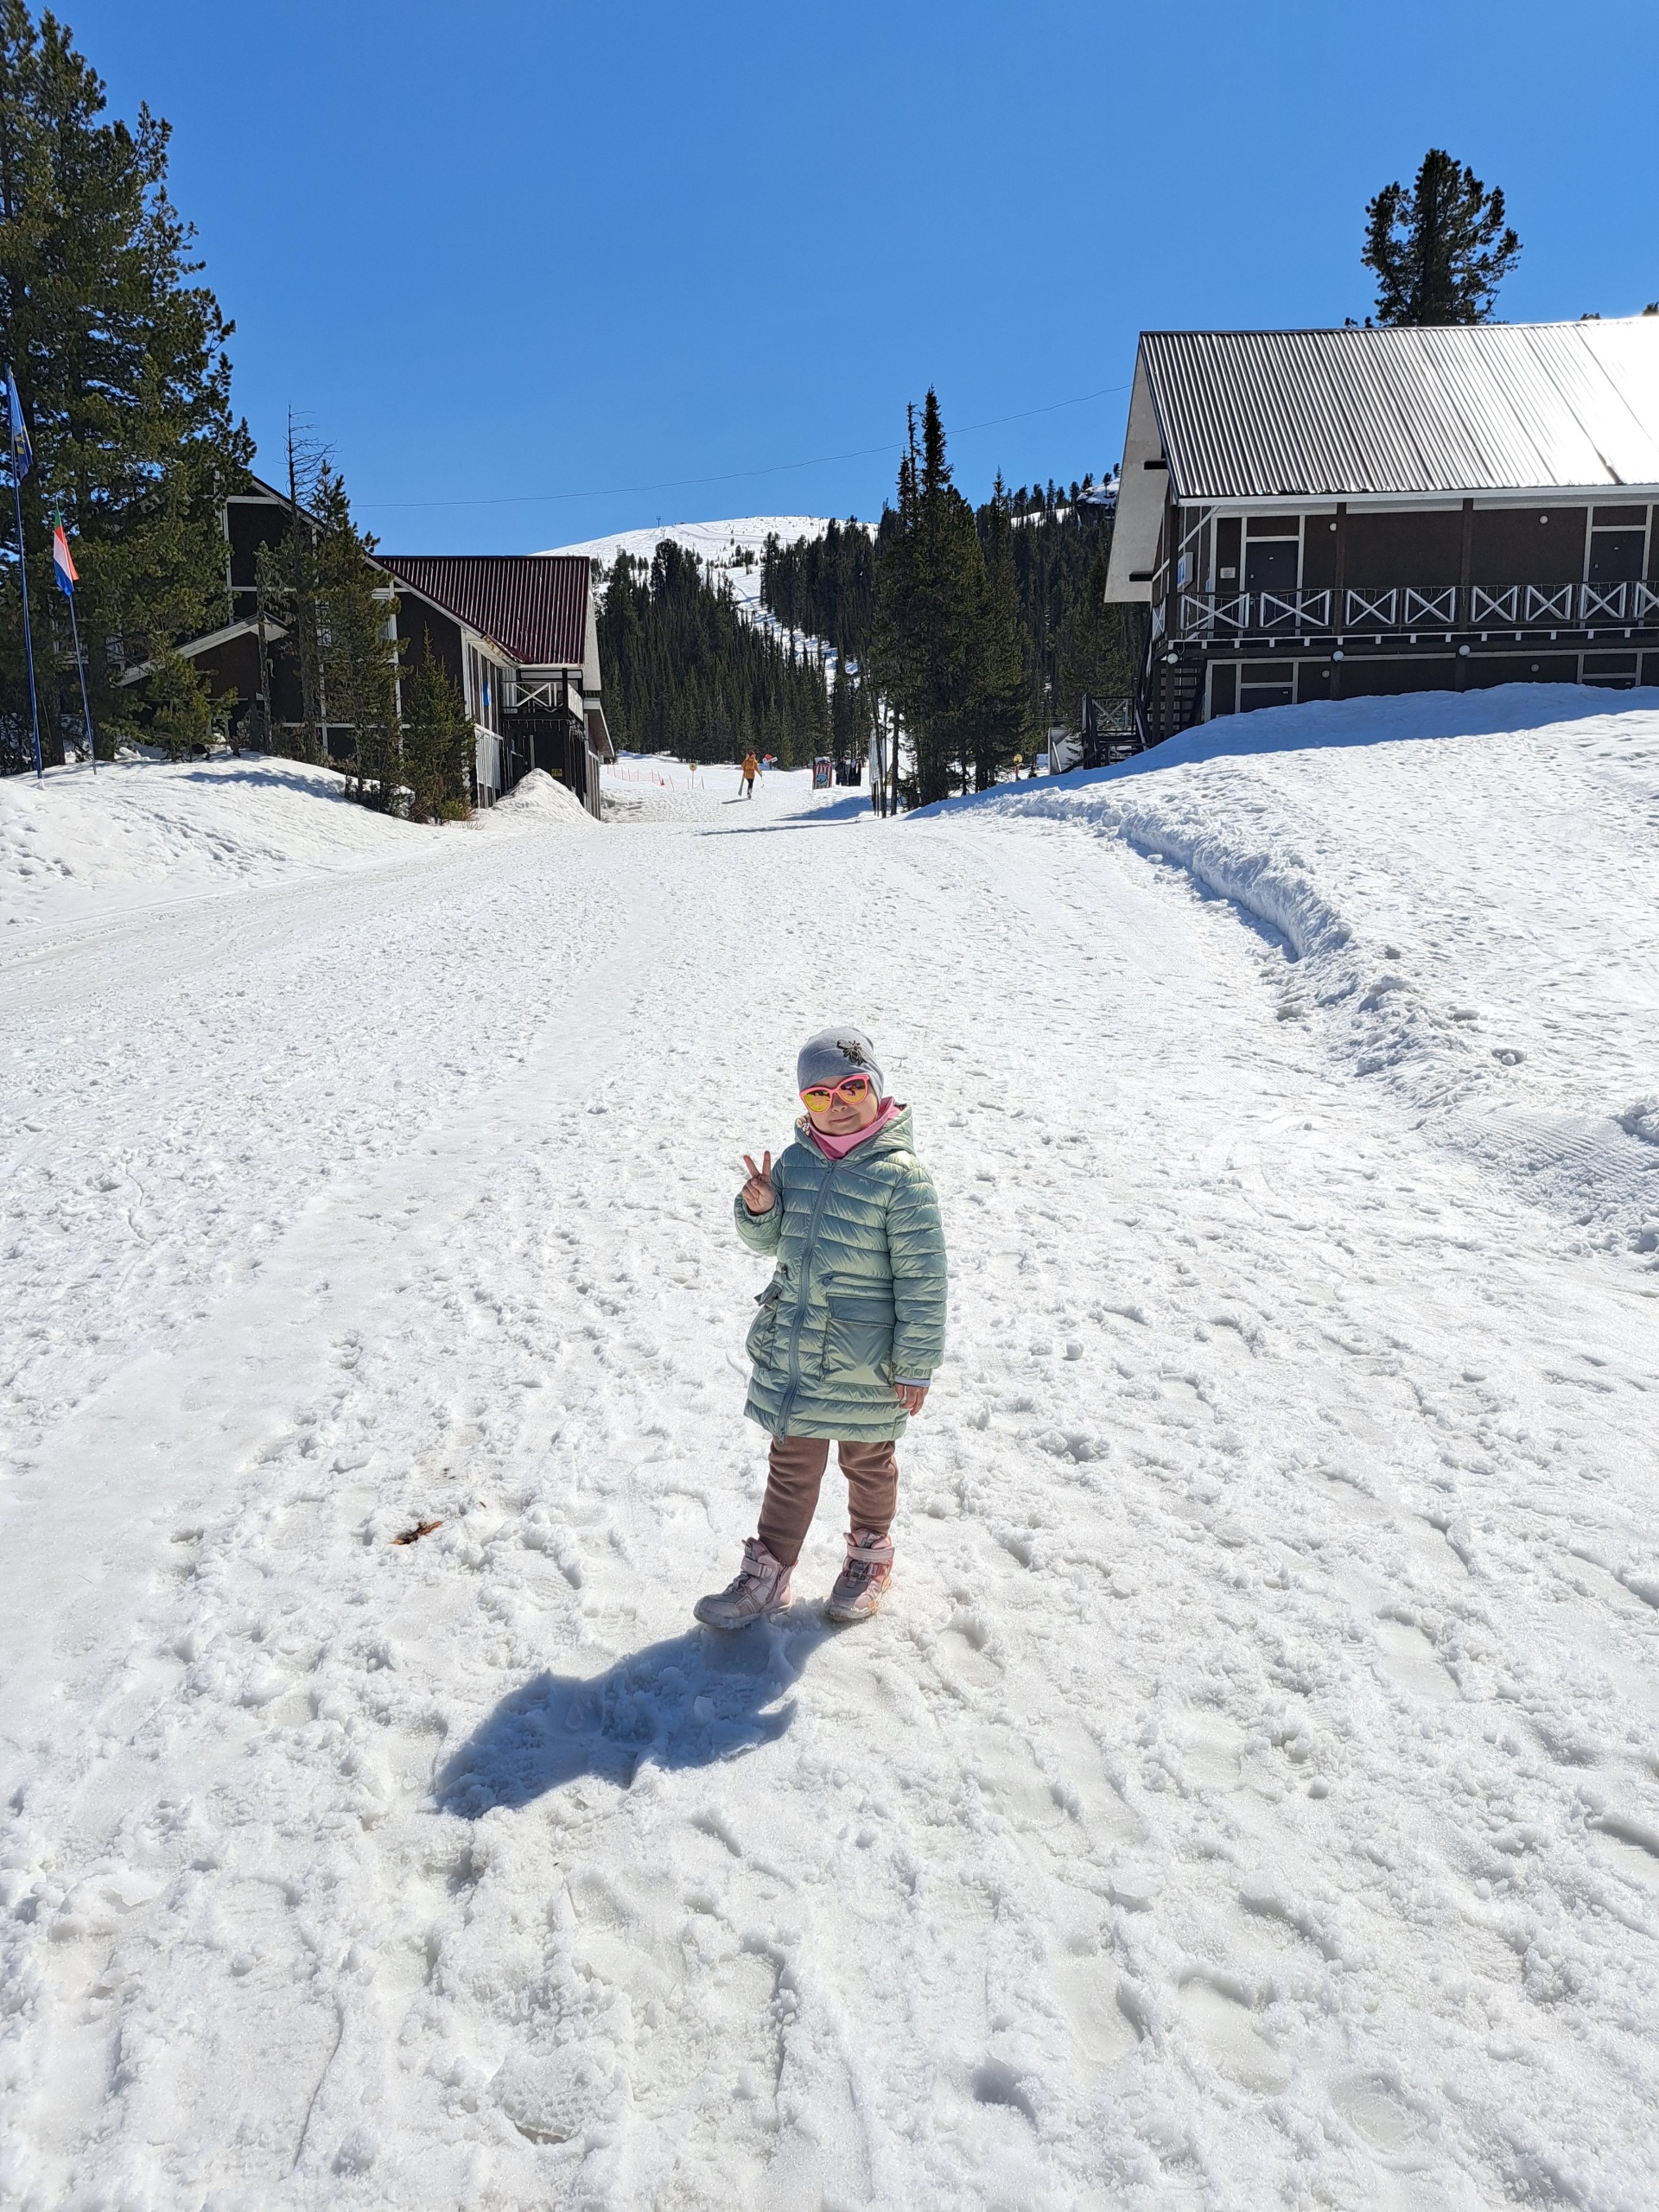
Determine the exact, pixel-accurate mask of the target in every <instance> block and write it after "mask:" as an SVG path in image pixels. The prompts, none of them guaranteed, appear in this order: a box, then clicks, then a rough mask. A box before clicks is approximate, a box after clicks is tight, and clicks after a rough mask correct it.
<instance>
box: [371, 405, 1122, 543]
mask: <svg viewBox="0 0 1659 2212" xmlns="http://www.w3.org/2000/svg"><path fill="white" fill-rule="evenodd" d="M1128 388H1129V387H1128V385H1127V384H1108V385H1102V386H1101V388H1100V390H1099V391H1084V392H1080V393H1079V394H1078V395H1077V397H1076V398H1075V399H1056V400H1052V401H1051V402H1050V403H1049V404H1048V405H1047V406H1046V407H1027V408H1025V409H1023V410H1021V411H1020V413H1019V414H1017V415H992V416H988V417H987V419H986V420H985V421H984V422H982V423H961V424H959V425H958V426H957V429H954V430H952V432H951V433H950V435H951V436H952V437H953V438H965V437H967V436H968V435H969V434H970V432H972V431H975V430H994V429H998V428H1000V426H1001V424H1002V423H1028V422H1030V420H1031V419H1032V417H1033V416H1036V415H1056V414H1058V412H1059V410H1061V409H1062V408H1063V407H1083V406H1085V405H1086V404H1088V402H1089V401H1090V400H1091V399H1105V398H1107V397H1109V396H1110V394H1111V393H1113V392H1115V391H1128ZM899 450H900V448H899V443H898V442H891V441H890V442H888V443H887V444H886V445H879V446H858V447H856V448H854V449H853V450H852V451H851V452H849V453H824V454H817V456H816V457H815V458H814V459H813V460H811V461H773V462H772V463H771V464H770V465H769V466H768V467H765V468H734V469H731V470H729V471H728V473H727V474H725V475H723V476H675V477H669V478H665V479H664V480H663V481H662V482H660V483H657V484H613V485H610V486H607V487H606V488H605V489H603V490H600V491H593V492H506V493H496V494H494V495H486V497H485V498H483V499H359V500H357V501H355V502H354V504H355V505H357V507H358V508H359V510H361V511H364V512H367V511H368V510H370V509H373V510H374V511H376V512H382V513H385V512H391V511H392V510H394V509H404V508H410V507H518V506H551V505H554V504H555V503H556V502H558V501H561V500H564V499H631V498H633V497H636V496H637V495H638V494H639V493H643V492H687V491H691V490H694V489H696V487H697V486H700V485H704V484H737V483H741V482H743V481H745V480H747V479H748V478H751V477H755V476H783V475H786V474H790V473H791V472H792V471H793V470H795V469H799V468H827V467H829V466H830V465H831V464H832V463H833V462H836V461H868V459H869V458H870V456H871V455H872V454H883V453H897V452H899Z"/></svg>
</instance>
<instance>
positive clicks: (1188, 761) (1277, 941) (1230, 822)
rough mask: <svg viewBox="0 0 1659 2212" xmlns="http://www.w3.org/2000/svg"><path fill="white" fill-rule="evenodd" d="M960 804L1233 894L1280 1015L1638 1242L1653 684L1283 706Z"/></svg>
mask: <svg viewBox="0 0 1659 2212" xmlns="http://www.w3.org/2000/svg"><path fill="white" fill-rule="evenodd" d="M1333 756H1335V757H1333ZM968 804H969V805H970V806H971V807H974V808H977V809H979V810H986V809H989V810H991V811H993V812H995V814H997V815H998V816H1000V817H1003V818H1005V819H1006V818H1009V817H1027V818H1030V817H1033V816H1034V817H1039V818H1042V819H1046V820H1049V821H1056V822H1065V823H1072V824H1075V825H1077V826H1080V827H1084V828H1087V829H1091V830H1094V831H1096V832H1097V833H1098V834H1100V835H1103V836H1112V837H1116V838H1122V840H1124V841H1125V842H1127V843H1128V845H1129V846H1130V847H1131V848H1132V849H1135V850H1137V851H1140V852H1142V853H1144V854H1147V855H1148V856H1150V857H1151V858H1153V859H1154V860H1155V861H1158V862H1160V863H1162V864H1164V865H1166V866H1169V867H1172V868H1178V869H1179V870H1181V871H1182V872H1183V874H1185V876H1187V877H1189V878H1190V879H1191V880H1193V881H1195V882H1197V883H1198V884H1200V885H1201V886H1203V887H1204V888H1205V890H1206V891H1208V892H1211V893H1214V894H1215V895H1217V896H1218V897H1221V898H1224V899H1230V900H1232V901H1233V902H1235V903H1236V906H1238V907H1239V908H1240V909H1241V910H1242V912H1243V913H1244V914H1246V915H1247V916H1249V918H1251V919H1252V921H1253V922H1254V923H1255V924H1256V925H1258V926H1259V927H1260V928H1261V930H1262V931H1264V932H1265V933H1266V935H1267V937H1268V942H1269V944H1270V947H1271V950H1270V951H1269V952H1268V956H1267V958H1266V961H1265V966H1266V969H1267V970H1268V976H1269V980H1270V982H1271V984H1272V988H1273V989H1274V995H1275V999H1276V1002H1277V1011H1278V1014H1279V1018H1280V1019H1281V1020H1286V1021H1302V1022H1308V1023H1310V1024H1312V1025H1313V1026H1314V1027H1316V1028H1317V1029H1318V1031H1319V1033H1321V1034H1322V1035H1323V1036H1324V1037H1325V1038H1326V1039H1328V1040H1329V1041H1330V1042H1331V1044H1332V1046H1333V1048H1334V1049H1335V1050H1336V1051H1337V1052H1338V1053H1339V1055H1340V1058H1341V1060H1342V1062H1343V1064H1344V1065H1347V1066H1349V1067H1351V1069H1352V1070H1353V1071H1354V1072H1355V1073H1356V1074H1357V1076H1360V1077H1364V1078H1368V1079H1370V1080H1374V1081H1383V1082H1386V1083H1388V1084H1390V1085H1391V1086H1392V1087H1394V1088H1395V1090H1397V1091H1398V1092H1399V1093H1400V1095H1401V1096H1402V1097H1404V1098H1405V1099H1407V1100H1408V1102H1409V1103H1411V1105H1412V1106H1413V1107H1414V1108H1415V1109H1417V1110H1419V1111H1420V1112H1421V1113H1422V1114H1424V1115H1425V1116H1427V1117H1428V1122H1429V1125H1431V1126H1433V1127H1434V1128H1437V1129H1439V1130H1440V1131H1441V1132H1442V1133H1443V1134H1445V1135H1446V1136H1447V1137H1449V1138H1450V1139H1451V1140H1452V1141H1455V1142H1457V1143H1459V1144H1461V1145H1464V1146H1466V1147H1470V1148H1471V1149H1472V1150H1474V1151H1476V1152H1478V1154H1481V1155H1482V1156H1483V1157H1484V1158H1485V1159H1487V1160H1489V1161H1490V1162H1491V1163H1492V1165H1493V1166H1495V1167H1497V1169H1498V1170H1499V1171H1500V1172H1501V1173H1503V1175H1504V1176H1505V1177H1506V1178H1507V1179H1509V1180H1510V1182H1511V1183H1512V1184H1513V1185H1515V1186H1516V1188H1518V1189H1522V1190H1524V1191H1526V1192H1529V1194H1530V1195H1531V1196H1533V1197H1534V1198H1540V1199H1544V1200H1547V1201H1548V1203H1550V1204H1551V1205H1554V1206H1555V1207H1557V1208H1558V1209H1559V1210H1560V1211H1562V1212H1563V1213H1565V1214H1566V1215H1567V1217H1569V1218H1570V1219H1571V1220H1572V1221H1573V1222H1574V1223H1575V1224H1578V1225H1579V1226H1580V1229H1581V1230H1583V1232H1584V1233H1585V1235H1586V1236H1587V1237H1589V1238H1590V1239H1591V1240H1592V1241H1599V1242H1608V1241H1611V1242H1614V1243H1633V1244H1634V1245H1636V1246H1637V1248H1638V1249H1643V1250H1648V1251H1655V1250H1659V1051H1656V1040H1659V897H1656V893H1655V882H1656V875H1655V867H1656V862H1655V855H1656V852H1659V694H1655V693H1651V692H1648V693H1634V694H1625V695H1609V694H1607V693H1594V692H1586V691H1585V690H1580V688H1579V687H1577V686H1576V685H1536V684H1529V685H1511V686H1506V687H1504V688H1503V689H1501V690H1495V691H1486V692H1478V693H1473V694H1466V695H1465V696H1462V697H1460V698H1459V697H1455V696H1452V695H1450V694H1439V695H1436V696H1431V697H1420V698H1403V699H1385V700H1363V699H1356V700H1350V701H1344V702H1340V703H1332V704H1330V705H1319V706H1310V707H1306V708H1290V709H1280V710H1277V711H1271V712H1267V713H1263V714H1259V715H1248V716H1241V717H1238V718H1236V719H1235V720H1234V721H1230V722H1224V723H1219V724H1211V725H1210V726H1209V727H1208V728H1204V729H1199V730H1195V731H1192V732H1191V733H1189V734H1188V735H1187V736H1185V738H1181V739H1179V740H1177V741H1174V742H1173V743H1172V744H1170V745H1167V746H1164V747H1159V748H1158V749H1157V751H1156V752H1154V753H1150V754H1147V755H1146V756H1144V757H1143V759H1142V760H1135V761H1128V762H1125V763H1124V764H1122V766H1119V767H1117V768H1115V769H1111V770H1108V771H1104V772H1100V773H1097V774H1095V775H1073V776H1068V777H1065V778H1063V779H1055V780H1054V781H1052V782H1050V783H1046V784H1043V785H1039V786H1038V787H1037V788H1036V789H1035V790H1033V791H1027V790H1026V789H1024V788H1023V787H1020V788H1011V789H1009V790H1008V791H1005V792H1001V793H997V794H995V795H991V796H989V797H988V798H986V799H983V800H978V801H971V802H969V803H968Z"/></svg>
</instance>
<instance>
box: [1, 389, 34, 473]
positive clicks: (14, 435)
mask: <svg viewBox="0 0 1659 2212" xmlns="http://www.w3.org/2000/svg"><path fill="white" fill-rule="evenodd" d="M6 413H7V416H8V417H9V420H10V430H11V473H12V475H13V476H14V478H15V479H16V481H17V482H18V483H19V484H21V483H22V480H23V479H24V477H25V476H27V475H28V474H29V470H30V469H31V468H33V467H34V466H35V448H33V446H31V445H30V444H29V425H28V423H25V422H24V420H23V403H22V400H21V399H20V398H19V397H17V379H16V377H15V376H13V374H12V373H11V371H10V369H8V370H7V371H6Z"/></svg>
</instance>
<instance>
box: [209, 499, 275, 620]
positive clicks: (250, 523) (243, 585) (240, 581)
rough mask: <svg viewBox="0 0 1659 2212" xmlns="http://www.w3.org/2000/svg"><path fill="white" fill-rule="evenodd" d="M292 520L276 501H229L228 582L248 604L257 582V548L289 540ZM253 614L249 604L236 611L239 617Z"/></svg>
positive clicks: (227, 518) (226, 511) (227, 509)
mask: <svg viewBox="0 0 1659 2212" xmlns="http://www.w3.org/2000/svg"><path fill="white" fill-rule="evenodd" d="M290 519H291V518H290V517H289V512H288V509H287V508H286V507H285V506H283V505H280V504H279V503H278V502H277V500H275V499H261V500H258V501H257V502H256V501H253V500H249V499H230V500H227V501H226V507H225V521H226V529H227V531H229V533H230V540H231V582H232V585H233V586H235V588H237V589H238V591H245V592H247V593H248V594H250V600H251V594H252V591H253V587H254V584H255V582H256V581H257V576H256V571H255V566H254V563H255V557H256V556H257V551H258V549H259V547H260V545H261V544H262V543H263V544H265V545H270V546H272V547H276V546H278V545H280V544H281V543H282V542H283V539H284V538H285V537H287V536H288V532H289V523H290ZM251 612H252V607H251V603H250V604H249V605H246V606H242V607H238V609H237V613H238V614H247V613H251Z"/></svg>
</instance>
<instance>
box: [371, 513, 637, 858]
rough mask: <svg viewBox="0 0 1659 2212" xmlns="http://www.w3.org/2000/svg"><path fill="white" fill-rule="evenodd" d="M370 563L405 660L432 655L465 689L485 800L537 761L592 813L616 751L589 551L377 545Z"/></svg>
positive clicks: (482, 800) (479, 783)
mask: <svg viewBox="0 0 1659 2212" xmlns="http://www.w3.org/2000/svg"><path fill="white" fill-rule="evenodd" d="M375 563H376V565H377V567H378V568H380V569H383V570H384V571H385V574H386V576H387V578H388V580H389V582H391V586H392V588H393V589H394V591H395V593H396V594H397V634H398V636H399V637H400V638H401V639H403V641H404V666H405V667H406V668H413V667H415V666H417V665H418V664H419V663H420V661H421V660H422V659H423V658H424V657H425V656H426V655H427V654H429V653H432V654H435V655H436V657H437V658H438V659H439V660H440V661H442V664H443V665H444V667H445V668H446V669H448V672H449V674H450V677H452V679H453V680H454V682H455V683H457V684H459V685H460V687H461V696H463V697H464V698H465V700H466V702H467V709H468V711H469V712H470V713H471V715H472V717H473V727H474V730H475V731H476V732H477V737H478V760H477V768H476V773H475V782H476V785H477V791H478V797H479V801H480V804H484V805H489V804H493V801H494V800H495V799H496V798H499V797H500V796H501V795H502V794H503V793H504V792H505V791H511V790H512V787H513V785H515V784H516V783H518V780H519V779H520V778H521V777H523V776H524V775H526V774H528V773H529V772H530V770H531V769H532V768H543V769H545V770H546V771H547V772H548V774H549V775H550V776H554V777H556V779H558V780H559V782H561V783H563V784H566V785H569V788H570V789H571V790H572V791H574V792H575V795H576V797H577V798H579V799H581V800H582V804H583V805H584V806H586V807H587V808H588V811H589V812H590V813H591V814H594V815H597V814H598V813H599V811H600V791H599V786H600V764H601V761H605V760H610V759H611V758H612V757H613V754H612V747H611V740H610V733H609V731H608V730H607V728H606V723H605V709H604V706H603V703H602V702H601V693H600V667H599V627H598V620H597V609H596V607H595V606H594V589H593V567H592V563H590V562H589V561H588V557H587V556H586V555H585V554H570V553H378V552H377V554H376V555H375Z"/></svg>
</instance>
